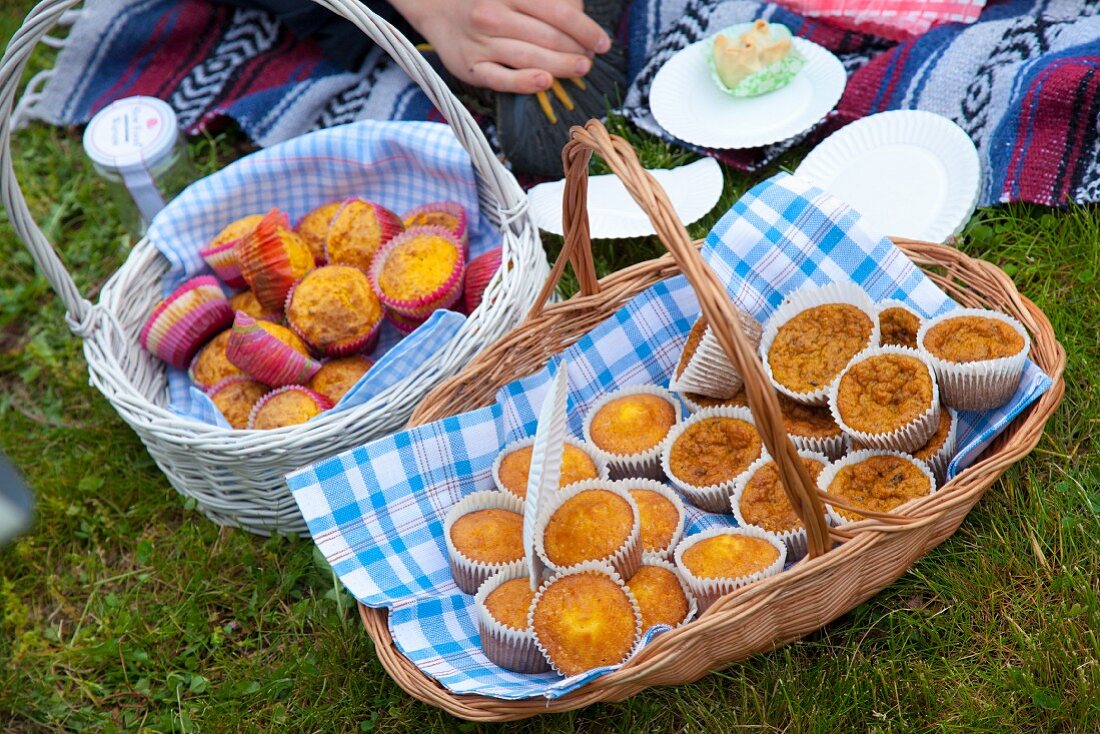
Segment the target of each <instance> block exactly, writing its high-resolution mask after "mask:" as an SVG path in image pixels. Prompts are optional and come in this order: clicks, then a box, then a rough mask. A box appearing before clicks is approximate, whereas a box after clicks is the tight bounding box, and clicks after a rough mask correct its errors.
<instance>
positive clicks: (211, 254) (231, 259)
mask: <svg viewBox="0 0 1100 734" xmlns="http://www.w3.org/2000/svg"><path fill="white" fill-rule="evenodd" d="M261 219H263V215H261V214H253V215H251V216H247V217H242V218H241V219H238V220H237V221H235V222H233V223H231V224H230V225H229V226H227V227H226V228H225V229H223V230H222V231H221V232H219V233H218V235H217V236H216V237H215V238H214V239H212V240H210V244H208V245H207V246H206V247H204V248H203V249H201V250H199V257H201V258H202V259H203V260H205V261H206V264H207V265H209V266H210V268H211V269H212V270H213V271H214V274H215V275H217V276H218V277H219V278H220V279H221V280H222V282H224V283H225V284H226V285H227V286H229V287H230V288H244V287H245V286H246V285H247V284H246V283H245V280H244V276H243V275H241V266H240V263H239V262H238V261H237V245H239V244H240V243H241V241H242V240H244V238H245V237H247V236H248V235H250V234H252V232H253V231H254V230H255V229H256V225H257V224H259V223H260V220H261Z"/></svg>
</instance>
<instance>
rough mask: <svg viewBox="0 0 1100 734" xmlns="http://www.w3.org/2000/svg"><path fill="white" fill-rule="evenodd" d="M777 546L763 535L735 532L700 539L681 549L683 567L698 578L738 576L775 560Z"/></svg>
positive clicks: (737, 577)
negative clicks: (762, 536) (761, 536)
mask: <svg viewBox="0 0 1100 734" xmlns="http://www.w3.org/2000/svg"><path fill="white" fill-rule="evenodd" d="M777 558H779V551H778V550H777V549H776V547H775V546H774V545H773V544H772V543H769V542H768V541H767V540H764V539H763V538H758V537H754V536H751V535H745V534H742V533H738V532H735V531H731V532H726V533H719V534H717V535H712V536H711V537H709V538H703V539H702V540H699V541H697V542H695V543H692V544H691V545H690V546H689V547H687V548H685V549H684V552H683V555H682V556H681V560H682V563H683V566H684V568H686V569H687V570H688V571H690V572H691V574H692V575H694V576H696V577H697V578H700V579H739V578H744V577H745V576H750V575H752V574H754V573H756V572H758V571H763V570H764V569H766V568H768V567H769V566H771V565H772V564H773V563H775V561H776V559H777Z"/></svg>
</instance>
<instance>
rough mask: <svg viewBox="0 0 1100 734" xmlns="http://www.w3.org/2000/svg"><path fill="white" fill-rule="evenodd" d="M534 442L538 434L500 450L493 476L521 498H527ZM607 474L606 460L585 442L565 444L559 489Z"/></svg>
mask: <svg viewBox="0 0 1100 734" xmlns="http://www.w3.org/2000/svg"><path fill="white" fill-rule="evenodd" d="M534 444H535V439H534V438H523V439H520V440H519V441H516V442H515V443H513V444H511V445H510V446H506V447H505V448H504V450H503V451H501V452H500V455H499V456H498V457H497V460H496V462H495V463H494V464H493V479H494V481H496V484H497V487H498V488H499V489H501V490H503V491H505V492H511V493H512V494H514V495H515V496H516V497H519V498H520V499H526V497H527V477H528V475H529V474H530V473H531V456H532V454H533V453H534V448H535V446H534ZM606 476H607V472H606V467H605V466H604V464H603V462H597V460H596V459H595V458H593V457H592V456H591V454H590V453H589V452H588V451H587V450H586V447H585V446H584V445H583V444H579V443H576V442H573V441H566V442H565V445H564V446H563V447H562V455H561V478H560V479H559V480H558V488H559V489H561V488H563V487H568V486H569V485H570V484H576V483H577V482H581V481H584V480H585V479H601V478H606Z"/></svg>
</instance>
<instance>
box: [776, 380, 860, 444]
mask: <svg viewBox="0 0 1100 734" xmlns="http://www.w3.org/2000/svg"><path fill="white" fill-rule="evenodd" d="M777 397H778V398H779V412H780V413H781V414H782V415H783V427H784V428H785V429H786V430H787V435H788V436H790V439H791V442H792V443H793V444H794V445H795V447H796V448H798V449H799V450H805V451H816V452H818V453H821V454H825V456H827V457H829V458H830V459H836V458H839V457H840V456H841V455H842V454H843V453H844V447H845V438H844V431H842V430H841V429H840V426H839V425H837V422H836V419H835V418H833V414H832V412H831V411H830V410H829V406H827V405H805V404H803V403H799V402H797V401H794V400H791V399H790V398H788V397H787V396H786V395H784V394H783V393H777Z"/></svg>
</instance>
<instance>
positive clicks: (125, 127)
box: [84, 97, 178, 171]
mask: <svg viewBox="0 0 1100 734" xmlns="http://www.w3.org/2000/svg"><path fill="white" fill-rule="evenodd" d="M177 138H178V133H177V130H176V113H175V112H174V111H173V110H172V108H171V107H170V106H169V105H168V103H167V102H165V101H164V100H160V99H157V98H156V97H125V98H123V99H119V100H116V101H114V102H112V103H111V104H109V105H107V106H106V107H104V108H103V109H102V110H100V111H99V112H97V113H96V115H95V117H93V118H92V120H91V122H89V123H88V127H87V128H86V129H85V130H84V150H85V151H86V152H87V154H88V157H89V158H91V159H92V162H93V163H95V164H97V165H99V166H102V167H104V168H109V169H114V170H116V171H123V170H132V169H137V168H146V167H149V166H153V165H155V164H156V163H157V162H158V161H160V160H161V159H162V158H164V156H166V155H168V154H169V153H170V152H171V151H172V148H173V146H174V145H175V143H176V140H177Z"/></svg>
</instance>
